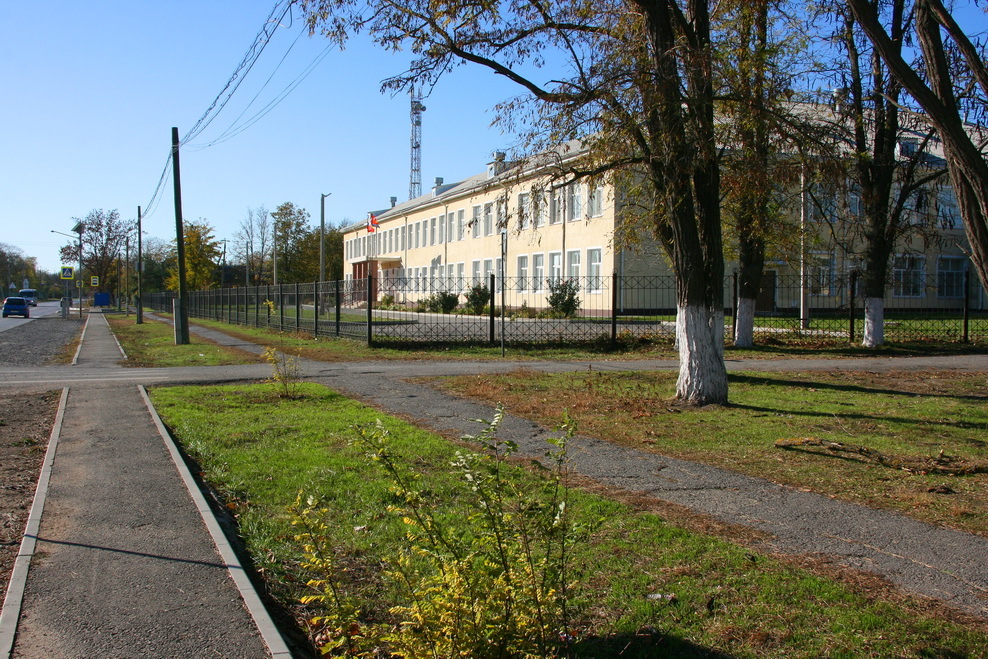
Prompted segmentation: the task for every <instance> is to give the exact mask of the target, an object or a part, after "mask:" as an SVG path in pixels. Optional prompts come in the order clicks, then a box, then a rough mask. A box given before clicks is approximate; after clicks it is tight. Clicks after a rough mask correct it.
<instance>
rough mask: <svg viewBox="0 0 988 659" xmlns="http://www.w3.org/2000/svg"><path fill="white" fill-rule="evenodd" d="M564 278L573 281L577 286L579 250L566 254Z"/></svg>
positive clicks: (578, 278) (578, 279)
mask: <svg viewBox="0 0 988 659" xmlns="http://www.w3.org/2000/svg"><path fill="white" fill-rule="evenodd" d="M566 278H567V279H573V280H575V281H576V282H577V284H579V281H580V250H578V249H573V250H570V251H568V252H566Z"/></svg>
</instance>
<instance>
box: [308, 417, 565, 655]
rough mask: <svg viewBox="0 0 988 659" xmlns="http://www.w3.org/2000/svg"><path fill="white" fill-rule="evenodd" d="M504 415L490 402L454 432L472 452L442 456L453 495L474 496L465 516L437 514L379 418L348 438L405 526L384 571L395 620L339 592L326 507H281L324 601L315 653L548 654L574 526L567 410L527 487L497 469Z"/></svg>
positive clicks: (561, 624)
mask: <svg viewBox="0 0 988 659" xmlns="http://www.w3.org/2000/svg"><path fill="white" fill-rule="evenodd" d="M503 417H504V411H503V409H502V408H500V407H498V409H497V412H496V414H495V417H494V419H493V420H492V421H490V422H482V423H486V427H485V428H484V430H483V432H481V433H480V434H479V435H477V436H467V437H465V438H464V439H467V440H470V441H474V442H476V443H478V444H479V445H480V447H481V449H482V453H474V452H464V451H458V452H457V453H456V457H455V459H454V460H453V462H452V463H451V464H452V466H453V468H454V469H455V470H456V471H457V472H458V473H459V475H460V477H461V488H460V497H461V498H462V500H463V501H469V502H470V503H471V504H472V505H469V506H466V508H467V509H469V510H471V511H472V512H471V513H469V514H468V515H467V519H466V527H467V530H466V531H464V530H463V529H462V528H461V527H460V525H461V524H462V522H463V520H458V521H456V522H452V521H451V522H446V521H444V520H443V519H442V518H441V517H440V516H438V515H436V514H434V513H433V507H432V506H431V505H430V501H429V495H428V485H427V484H423V482H422V479H421V476H420V474H418V473H415V472H413V471H411V470H410V469H408V468H407V467H406V466H405V465H404V463H403V462H401V460H400V459H399V458H396V457H394V456H393V454H392V451H391V447H390V444H389V431H388V430H387V429H386V428H385V427H384V425H383V424H381V423H380V421H379V422H378V423H377V424H376V425H374V426H362V427H358V428H357V432H358V434H359V437H358V439H357V443H358V444H359V445H361V446H362V447H364V448H365V449H367V450H368V451H369V455H370V457H371V459H372V460H374V461H375V462H377V463H378V464H380V465H381V466H382V467H383V469H384V470H385V472H387V474H388V476H389V477H390V479H391V482H392V487H391V492H392V495H393V500H394V501H395V503H394V504H392V505H391V506H389V509H388V511H389V513H391V514H393V515H396V516H398V517H399V518H400V519H401V520H402V521H403V522H404V524H405V525H406V527H407V532H406V536H405V538H406V544H405V546H404V547H403V548H402V549H401V550H400V551H399V552H398V553H397V555H396V556H394V557H393V558H388V559H386V561H385V573H386V578H388V579H390V580H391V581H392V582H393V583H395V584H397V585H398V586H400V588H401V590H403V591H404V592H405V594H406V596H407V601H406V602H405V603H400V604H397V605H395V606H392V607H391V608H390V612H391V613H392V614H393V615H394V616H396V618H397V619H398V624H397V625H396V626H385V625H373V624H366V623H362V622H361V621H360V619H359V617H360V615H359V614H360V611H359V609H358V608H357V607H356V605H354V604H353V603H352V602H351V601H349V600H348V599H347V598H344V597H341V592H342V587H341V584H342V581H341V574H340V570H339V567H338V566H337V565H336V564H335V563H334V562H333V559H332V549H331V547H330V546H329V545H328V543H327V542H326V541H325V536H326V535H327V527H326V526H325V523H324V522H323V521H321V520H322V518H323V517H324V516H325V515H326V512H327V511H325V510H320V509H319V508H318V506H317V505H316V503H315V502H314V501H312V500H307V503H306V505H305V506H302V505H301V500H302V497H301V495H300V496H299V498H298V499H297V500H296V503H295V505H294V506H293V508H292V510H291V512H292V514H293V515H294V518H295V520H294V521H293V524H295V525H296V526H298V527H300V528H301V529H302V533H300V534H299V535H298V536H297V539H299V540H300V541H301V542H302V543H303V546H304V551H305V555H306V558H305V567H307V568H309V569H310V570H312V571H313V572H314V573H315V574H316V575H317V576H316V578H314V579H312V580H310V581H309V586H310V587H311V588H313V589H314V591H315V594H312V595H308V596H306V597H305V598H304V599H303V603H305V604H319V605H320V606H321V608H322V610H323V611H324V613H321V614H320V615H318V616H316V618H315V619H314V622H315V623H316V624H319V625H321V626H322V628H323V631H322V634H321V638H323V639H325V645H324V646H323V648H322V650H323V652H324V653H326V652H330V651H336V650H339V649H345V650H346V651H347V652H348V653H351V652H356V653H358V654H357V655H355V656H361V655H360V654H359V653H360V652H364V651H366V650H367V649H368V648H379V647H380V645H381V644H382V643H383V644H386V646H387V647H388V650H389V652H391V654H392V655H394V656H400V657H457V656H462V657H466V656H469V657H506V656H511V657H551V656H558V654H559V653H560V651H561V650H562V649H563V648H564V647H565V641H564V640H565V639H569V638H571V635H570V632H569V627H568V626H569V614H570V611H569V599H570V588H571V587H572V584H571V583H569V574H568V567H569V562H570V553H569V549H570V547H571V545H572V542H573V538H574V537H575V533H576V531H577V529H576V527H575V526H574V525H573V524H572V523H571V520H570V517H569V510H568V507H567V501H568V489H567V488H566V486H565V485H563V482H562V478H563V475H564V473H565V468H566V467H565V466H566V440H567V439H568V438H571V437H572V436H573V434H574V433H575V426H574V425H573V424H572V422H570V421H569V420H568V418H567V419H566V421H565V422H564V424H563V426H562V427H561V430H564V431H565V438H564V439H555V440H551V441H552V443H553V444H554V445H555V447H556V448H555V449H554V450H552V451H550V452H548V453H547V458H548V459H547V462H548V463H549V466H548V467H546V466H543V465H541V463H537V467H538V468H539V469H540V470H541V471H542V472H543V475H544V479H543V480H542V481H541V482H540V483H539V484H538V485H535V486H532V488H528V489H526V488H524V487H523V486H521V485H520V484H519V482H518V481H517V480H514V479H511V478H507V477H504V474H503V470H504V467H505V465H506V464H507V460H508V459H509V457H510V456H511V455H512V454H513V453H514V452H515V451H516V450H517V446H516V445H515V444H514V443H512V442H507V441H502V440H499V439H498V438H497V436H496V435H497V429H498V427H499V425H500V423H501V421H502V419H503Z"/></svg>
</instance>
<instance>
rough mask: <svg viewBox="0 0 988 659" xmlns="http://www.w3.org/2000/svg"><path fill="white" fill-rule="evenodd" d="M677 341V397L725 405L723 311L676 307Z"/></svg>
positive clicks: (702, 403) (696, 402)
mask: <svg viewBox="0 0 988 659" xmlns="http://www.w3.org/2000/svg"><path fill="white" fill-rule="evenodd" d="M676 341H677V343H678V344H679V380H678V381H677V382H676V396H677V397H678V398H679V399H680V400H682V401H683V402H686V403H691V404H696V405H705V404H709V403H724V402H726V392H727V370H726V369H725V368H724V310H723V309H716V308H711V307H702V306H679V308H678V309H677V313H676Z"/></svg>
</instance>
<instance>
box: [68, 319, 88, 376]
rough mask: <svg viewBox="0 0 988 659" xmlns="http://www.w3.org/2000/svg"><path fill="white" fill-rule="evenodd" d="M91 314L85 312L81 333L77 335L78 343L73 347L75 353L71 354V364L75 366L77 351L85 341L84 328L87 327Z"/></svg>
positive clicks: (80, 349)
mask: <svg viewBox="0 0 988 659" xmlns="http://www.w3.org/2000/svg"><path fill="white" fill-rule="evenodd" d="M90 318H91V316H90V315H89V314H86V323H85V324H84V325H83V326H82V334H80V335H79V345H77V346H76V348H75V355H73V356H72V362H71V364H72V366H77V365H78V364H79V353H81V352H82V344H83V343H84V342H85V341H86V330H87V329H89V319H90Z"/></svg>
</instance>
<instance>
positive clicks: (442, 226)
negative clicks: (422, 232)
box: [436, 215, 446, 245]
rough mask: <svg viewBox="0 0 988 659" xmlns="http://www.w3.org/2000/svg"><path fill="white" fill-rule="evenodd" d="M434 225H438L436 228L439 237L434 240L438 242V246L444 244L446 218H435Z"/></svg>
mask: <svg viewBox="0 0 988 659" xmlns="http://www.w3.org/2000/svg"><path fill="white" fill-rule="evenodd" d="M436 224H438V225H439V226H438V227H437V230H438V234H439V235H438V236H437V237H436V239H437V241H438V242H439V244H440V245H442V244H443V243H444V242H446V216H445V215H440V216H439V217H438V218H436Z"/></svg>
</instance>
